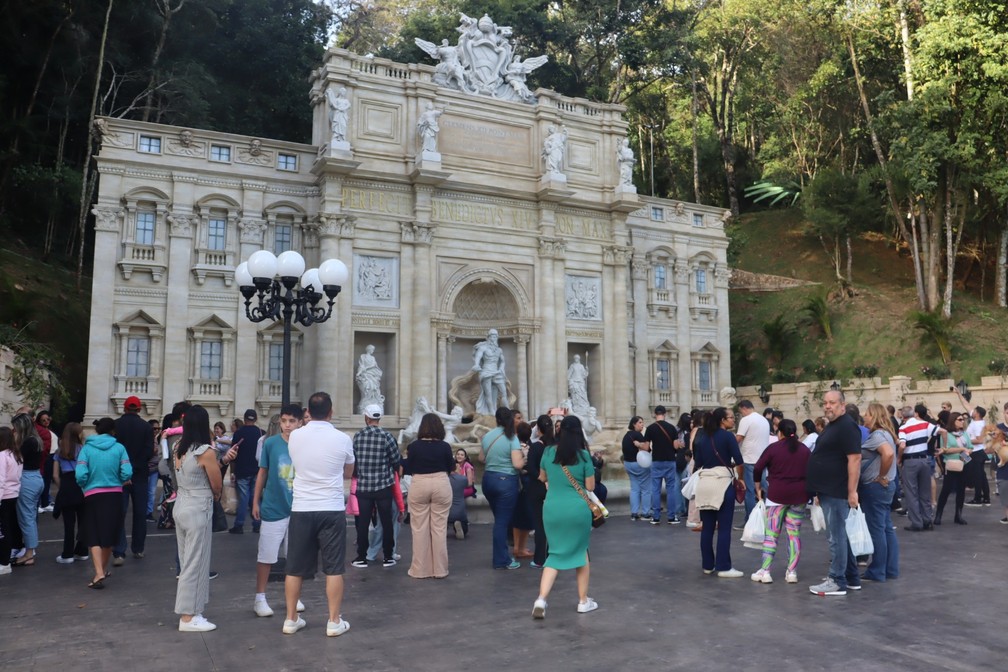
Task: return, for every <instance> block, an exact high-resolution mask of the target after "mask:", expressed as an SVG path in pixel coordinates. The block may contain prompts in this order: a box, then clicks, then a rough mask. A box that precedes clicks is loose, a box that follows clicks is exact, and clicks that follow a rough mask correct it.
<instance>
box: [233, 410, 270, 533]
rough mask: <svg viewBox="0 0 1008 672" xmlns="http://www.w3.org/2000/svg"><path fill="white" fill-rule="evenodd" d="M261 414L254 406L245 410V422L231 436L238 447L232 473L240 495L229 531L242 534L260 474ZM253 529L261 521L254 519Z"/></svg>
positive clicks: (255, 528) (254, 530) (236, 489)
mask: <svg viewBox="0 0 1008 672" xmlns="http://www.w3.org/2000/svg"><path fill="white" fill-rule="evenodd" d="M258 419H259V414H258V413H256V412H255V409H254V408H250V409H248V410H247V411H245V415H244V420H245V424H244V425H242V426H241V427H239V428H238V431H236V432H235V433H234V435H233V436H232V437H231V447H232V448H234V447H237V448H238V456H237V457H236V458H235V460H234V462H233V463H232V465H231V473H232V474H234V477H235V492H236V493H237V495H238V508H237V509H235V519H234V527H232V528H231V529H230V530H228V532H230V533H231V534H242V533H243V532H244V531H245V514H247V513H251V512H252V488H253V487H254V485H255V479H256V476H258V475H259V460H257V459H256V447H257V446H258V445H259V438H260V437H261V436H262V435H263V431H262V430H261V429H259V428H258V427H256V424H255V423H256V420H258ZM252 531H253V532H258V531H259V523H258V521H256V520H255V519H254V518H253V519H252Z"/></svg>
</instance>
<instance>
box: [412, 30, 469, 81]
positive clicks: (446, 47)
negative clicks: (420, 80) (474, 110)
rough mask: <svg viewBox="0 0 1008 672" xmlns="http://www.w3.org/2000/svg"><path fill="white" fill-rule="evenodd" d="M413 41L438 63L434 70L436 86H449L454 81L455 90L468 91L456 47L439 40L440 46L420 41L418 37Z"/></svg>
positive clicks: (446, 41)
mask: <svg viewBox="0 0 1008 672" xmlns="http://www.w3.org/2000/svg"><path fill="white" fill-rule="evenodd" d="M413 41H414V42H415V43H416V45H417V46H418V47H420V48H421V49H423V50H424V52H425V53H426V54H427V55H428V56H430V57H431V58H433V59H435V60H437V61H438V64H437V66H436V67H435V68H434V82H435V83H436V84H441V85H442V86H451V84H452V82H453V81H454V82H455V86H456V87H457V88H459V89H461V90H462V91H470V90H469V87H468V86H466V79H465V69H464V68H463V67H462V63H461V61H460V60H459V53H458V47H453V46H451V45H450V44H448V40H441V44H440V46H439V45H436V44H434V43H433V42H428V41H427V40H421V39H420V38H419V37H418V38H415V39H414V40H413ZM470 93H471V91H470Z"/></svg>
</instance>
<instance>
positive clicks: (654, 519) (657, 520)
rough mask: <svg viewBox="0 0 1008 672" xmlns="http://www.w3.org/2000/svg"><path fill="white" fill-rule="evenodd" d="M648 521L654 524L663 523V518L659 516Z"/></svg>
mask: <svg viewBox="0 0 1008 672" xmlns="http://www.w3.org/2000/svg"><path fill="white" fill-rule="evenodd" d="M648 522H649V523H651V524H652V525H661V520H660V519H658V518H652V519H650V520H649V521H648Z"/></svg>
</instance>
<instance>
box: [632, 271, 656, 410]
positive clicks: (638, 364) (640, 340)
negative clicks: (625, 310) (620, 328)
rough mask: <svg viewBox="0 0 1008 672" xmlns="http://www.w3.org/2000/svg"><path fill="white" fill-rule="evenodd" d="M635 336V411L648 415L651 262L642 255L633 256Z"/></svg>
mask: <svg viewBox="0 0 1008 672" xmlns="http://www.w3.org/2000/svg"><path fill="white" fill-rule="evenodd" d="M632 263H633V285H632V286H631V287H632V289H631V291H632V292H633V310H634V313H633V315H634V324H633V327H634V328H633V338H634V347H635V352H634V358H633V367H634V380H633V389H634V394H633V399H631V403H632V404H633V409H634V413H636V414H637V415H647V413H646V412H644V411H645V410H648V411H650V407H651V362H650V361H649V360H648V351H649V349H650V348H651V347H652V344H651V343H648V340H647V339H648V328H647V320H648V311H647V291H648V287H647V277H648V268H649V266H650V264H649V263H648V260H647V259H646V258H645V257H644V256H642V255H634V258H633V262H632Z"/></svg>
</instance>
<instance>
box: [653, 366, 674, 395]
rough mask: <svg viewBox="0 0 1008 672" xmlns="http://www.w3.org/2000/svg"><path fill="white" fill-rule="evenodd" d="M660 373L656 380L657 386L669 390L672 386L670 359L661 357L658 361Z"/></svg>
mask: <svg viewBox="0 0 1008 672" xmlns="http://www.w3.org/2000/svg"><path fill="white" fill-rule="evenodd" d="M657 364H658V375H657V380H656V381H655V388H656V389H659V390H668V389H670V388H671V379H670V377H669V360H667V359H659V360H658V362H657Z"/></svg>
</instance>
